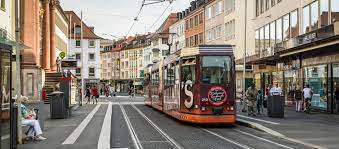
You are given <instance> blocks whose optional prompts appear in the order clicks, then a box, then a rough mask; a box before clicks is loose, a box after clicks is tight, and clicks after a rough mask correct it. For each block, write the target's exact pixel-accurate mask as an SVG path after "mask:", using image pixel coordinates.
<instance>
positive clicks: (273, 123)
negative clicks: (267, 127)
mask: <svg viewBox="0 0 339 149" xmlns="http://www.w3.org/2000/svg"><path fill="white" fill-rule="evenodd" d="M237 116H238V117H242V118H247V119H251V120H255V121H260V122H264V123H267V124H272V125H279V124H280V123H276V122H272V121H266V120H262V119H257V118H253V117H248V116H244V115H240V114H238V115H237Z"/></svg>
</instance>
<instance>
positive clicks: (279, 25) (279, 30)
mask: <svg viewBox="0 0 339 149" xmlns="http://www.w3.org/2000/svg"><path fill="white" fill-rule="evenodd" d="M282 27H283V25H282V19H281V18H280V19H278V20H276V25H275V28H276V43H281V42H282V39H283V33H282V31H283V30H282V29H283V28H282Z"/></svg>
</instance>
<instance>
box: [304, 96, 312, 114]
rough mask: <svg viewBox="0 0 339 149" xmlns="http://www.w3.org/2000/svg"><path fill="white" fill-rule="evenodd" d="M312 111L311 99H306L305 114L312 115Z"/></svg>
mask: <svg viewBox="0 0 339 149" xmlns="http://www.w3.org/2000/svg"><path fill="white" fill-rule="evenodd" d="M310 111H311V99H309V98H306V99H305V109H304V112H306V113H310Z"/></svg>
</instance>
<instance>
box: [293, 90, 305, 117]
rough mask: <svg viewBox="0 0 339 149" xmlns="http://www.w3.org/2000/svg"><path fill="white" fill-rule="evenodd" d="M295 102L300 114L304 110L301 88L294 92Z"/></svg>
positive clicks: (296, 109)
mask: <svg viewBox="0 0 339 149" xmlns="http://www.w3.org/2000/svg"><path fill="white" fill-rule="evenodd" d="M294 101H295V111H296V112H300V111H301V110H302V105H303V101H302V92H301V90H300V88H297V89H296V90H295V92H294Z"/></svg>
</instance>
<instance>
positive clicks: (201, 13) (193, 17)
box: [182, 0, 205, 47]
mask: <svg viewBox="0 0 339 149" xmlns="http://www.w3.org/2000/svg"><path fill="white" fill-rule="evenodd" d="M182 14H183V16H184V19H185V47H195V46H198V45H202V44H205V37H204V36H205V34H204V33H205V1H204V0H197V1H192V2H191V6H190V7H189V8H188V9H185V11H183V12H182Z"/></svg>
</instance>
